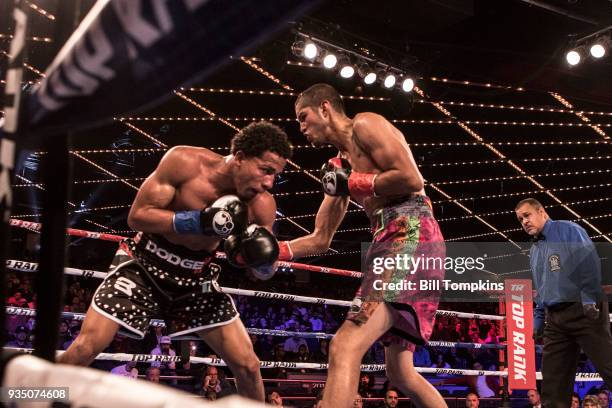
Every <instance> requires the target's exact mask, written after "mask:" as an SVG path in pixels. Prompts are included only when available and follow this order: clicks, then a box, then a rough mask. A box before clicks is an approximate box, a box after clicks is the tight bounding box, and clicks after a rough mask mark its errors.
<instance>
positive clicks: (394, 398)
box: [383, 388, 399, 408]
mask: <svg viewBox="0 0 612 408" xmlns="http://www.w3.org/2000/svg"><path fill="white" fill-rule="evenodd" d="M398 403H399V395H397V390H396V389H395V388H389V389H388V390H387V392H386V393H385V401H384V405H383V407H384V408H395V407H397V404H398Z"/></svg>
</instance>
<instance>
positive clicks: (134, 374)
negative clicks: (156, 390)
mask: <svg viewBox="0 0 612 408" xmlns="http://www.w3.org/2000/svg"><path fill="white" fill-rule="evenodd" d="M111 374H114V375H120V376H122V377H128V378H132V379H134V380H135V379H137V378H138V369H137V368H136V362H135V361H128V362H127V363H125V364H122V365H120V366H117V367H115V368H113V369H112V370H111Z"/></svg>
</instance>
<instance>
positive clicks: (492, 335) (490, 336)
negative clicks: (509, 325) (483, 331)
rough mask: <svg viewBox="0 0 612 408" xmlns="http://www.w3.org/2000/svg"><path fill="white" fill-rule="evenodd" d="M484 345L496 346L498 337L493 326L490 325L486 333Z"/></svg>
mask: <svg viewBox="0 0 612 408" xmlns="http://www.w3.org/2000/svg"><path fill="white" fill-rule="evenodd" d="M484 342H485V344H498V343H499V336H498V335H497V327H496V326H495V325H491V327H490V328H489V332H488V333H487V337H486V338H485V340H484Z"/></svg>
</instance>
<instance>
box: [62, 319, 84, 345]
mask: <svg viewBox="0 0 612 408" xmlns="http://www.w3.org/2000/svg"><path fill="white" fill-rule="evenodd" d="M80 332H81V325H80V324H79V325H78V326H72V327H70V328H69V329H68V333H69V334H70V337H69V338H68V340H66V341H65V342H64V344H63V345H62V350H66V349H68V347H70V345H71V344H72V342H73V341H75V340H76V338H77V336H78V335H79V333H80Z"/></svg>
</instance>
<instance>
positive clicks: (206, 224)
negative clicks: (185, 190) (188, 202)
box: [172, 195, 248, 238]
mask: <svg viewBox="0 0 612 408" xmlns="http://www.w3.org/2000/svg"><path fill="white" fill-rule="evenodd" d="M247 223H248V208H247V205H246V204H245V203H243V202H242V201H241V200H240V199H239V198H238V197H237V196H235V195H226V196H223V197H221V198H219V199H217V200H216V201H215V202H214V203H212V204H211V205H210V206H209V207H207V208H205V209H203V210H202V211H198V210H193V211H177V212H175V213H174V217H173V218H172V226H173V227H174V231H175V232H176V233H178V234H203V235H209V236H219V237H223V238H224V237H227V236H229V235H230V234H235V233H239V232H242V231H243V230H244V229H245V228H246V226H247Z"/></svg>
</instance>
